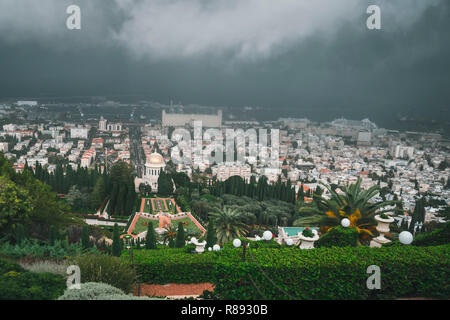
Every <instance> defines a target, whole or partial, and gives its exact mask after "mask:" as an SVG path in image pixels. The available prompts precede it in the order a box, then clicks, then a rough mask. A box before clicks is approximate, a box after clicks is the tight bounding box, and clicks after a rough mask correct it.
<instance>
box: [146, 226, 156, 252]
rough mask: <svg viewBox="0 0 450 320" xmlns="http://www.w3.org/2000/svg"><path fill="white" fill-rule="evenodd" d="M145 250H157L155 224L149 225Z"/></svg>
mask: <svg viewBox="0 0 450 320" xmlns="http://www.w3.org/2000/svg"><path fill="white" fill-rule="evenodd" d="M145 249H156V234H155V229H154V227H153V222H149V223H148V228H147V236H146V237H145Z"/></svg>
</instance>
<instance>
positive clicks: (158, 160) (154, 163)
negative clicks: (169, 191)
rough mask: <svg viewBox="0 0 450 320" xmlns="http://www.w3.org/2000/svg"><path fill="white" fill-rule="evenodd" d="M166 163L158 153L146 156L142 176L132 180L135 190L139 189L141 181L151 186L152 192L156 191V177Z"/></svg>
mask: <svg viewBox="0 0 450 320" xmlns="http://www.w3.org/2000/svg"><path fill="white" fill-rule="evenodd" d="M165 167H166V163H165V162H164V158H163V157H162V155H160V154H159V153H156V152H155V153H152V154H151V155H149V156H148V157H147V161H146V163H145V171H144V175H143V177H142V178H137V177H136V179H135V181H134V184H135V188H136V192H138V191H139V186H140V185H141V183H144V184H147V185H149V186H150V187H151V188H152V192H157V191H158V178H159V174H160V172H161V170H164V169H165Z"/></svg>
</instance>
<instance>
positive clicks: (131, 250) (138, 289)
mask: <svg viewBox="0 0 450 320" xmlns="http://www.w3.org/2000/svg"><path fill="white" fill-rule="evenodd" d="M127 249H128V250H129V251H130V258H131V264H132V265H133V270H134V276H135V280H136V282H137V285H138V287H137V295H138V297H140V296H141V283H140V282H139V281H138V280H139V279H138V275H137V272H136V265H135V264H134V251H133V246H130V245H127Z"/></svg>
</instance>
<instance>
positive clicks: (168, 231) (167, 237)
mask: <svg viewBox="0 0 450 320" xmlns="http://www.w3.org/2000/svg"><path fill="white" fill-rule="evenodd" d="M161 236H162V241H163V242H164V243H165V244H166V243H167V244H170V242H171V241H174V240H175V238H176V237H177V228H176V227H175V226H174V225H173V224H170V225H168V226H167V227H166V228H164V232H163V234H162V235H161Z"/></svg>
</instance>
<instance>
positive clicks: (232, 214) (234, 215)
mask: <svg viewBox="0 0 450 320" xmlns="http://www.w3.org/2000/svg"><path fill="white" fill-rule="evenodd" d="M210 216H211V219H213V223H214V226H215V227H216V234H217V241H218V242H219V243H226V242H228V241H230V240H233V239H234V238H237V237H242V236H244V235H245V234H246V233H247V225H246V224H245V223H244V222H243V219H244V216H243V214H242V213H241V212H239V211H237V210H236V209H231V208H228V207H223V208H222V209H218V210H217V211H216V212H212V213H210Z"/></svg>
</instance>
